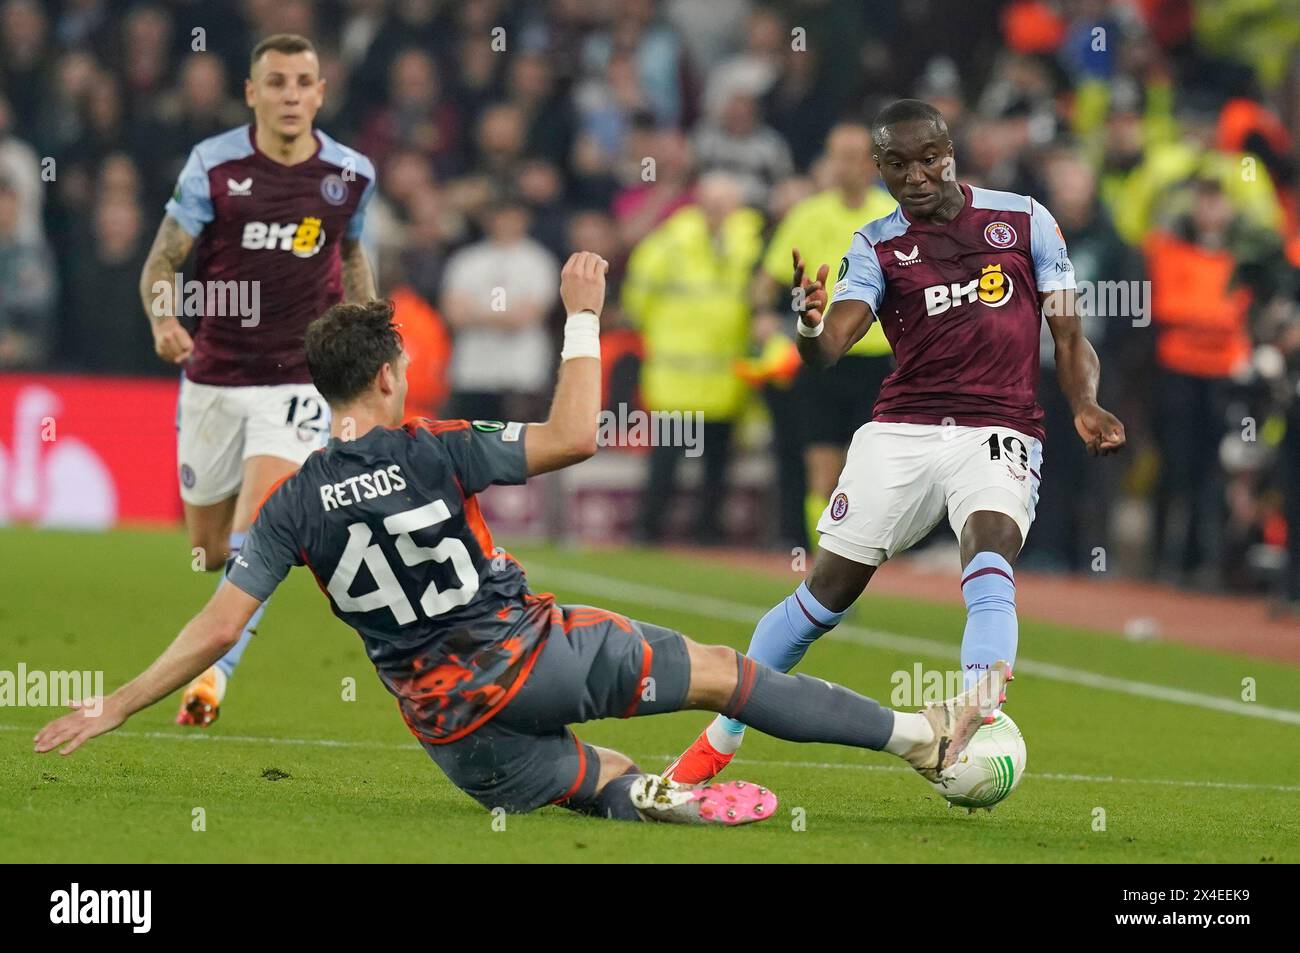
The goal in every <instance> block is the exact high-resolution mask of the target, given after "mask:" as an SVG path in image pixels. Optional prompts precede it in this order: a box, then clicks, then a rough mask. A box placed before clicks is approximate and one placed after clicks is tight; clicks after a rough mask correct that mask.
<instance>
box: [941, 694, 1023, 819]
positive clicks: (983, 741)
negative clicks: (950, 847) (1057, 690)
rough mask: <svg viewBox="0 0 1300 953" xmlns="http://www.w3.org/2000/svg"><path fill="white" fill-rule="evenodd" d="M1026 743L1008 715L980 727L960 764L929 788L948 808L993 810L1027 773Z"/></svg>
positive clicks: (957, 763)
mask: <svg viewBox="0 0 1300 953" xmlns="http://www.w3.org/2000/svg"><path fill="white" fill-rule="evenodd" d="M1027 760H1028V752H1026V751H1025V739H1024V736H1022V735H1021V734H1020V729H1019V728H1017V727H1016V723H1015V722H1014V721H1012V720H1011V716H1010V715H1008V714H1006V713H1005V712H1001V711H1000V712H998V713H997V714H996V715H995V716H994V717H993V724H991V725H980V727H979V729H978V730H977V731H976V732H975V737H973V738H971V740H970V744H968V745H967V746H966V750H965V751H963V752H962V753H961V756H960V757H959V758H958V759H957V762H956V763H955V764H954V765H953V766H952V767H950V768H948V770H946V771H944V773H943V776H942V778H941V779H940V780H939V781H937V782H935V781H932V782H930V786H931V787H933V788H934V789H935V790H936V791H938V792H939V793H940V794H941V795H943V797H944V799H945V800H947V802H948V803H949V804H955V805H956V806H958V807H968V808H970V809H971V810H972V811H973V810H975V808H977V807H985V808H991V807H993V805H994V804H997V803H998V802H999V801H1002V800H1005V799H1006V797H1007V796H1008V795H1009V794H1010V793H1011V792H1012V791H1014V790H1015V789H1016V785H1018V784H1019V783H1020V779H1021V777H1023V776H1024V773H1025V762H1026V761H1027Z"/></svg>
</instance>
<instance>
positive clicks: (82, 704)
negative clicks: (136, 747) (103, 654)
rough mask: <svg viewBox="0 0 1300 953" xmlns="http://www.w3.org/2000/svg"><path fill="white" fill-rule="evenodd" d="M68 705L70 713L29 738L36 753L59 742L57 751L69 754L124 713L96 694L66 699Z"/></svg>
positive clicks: (117, 721)
mask: <svg viewBox="0 0 1300 953" xmlns="http://www.w3.org/2000/svg"><path fill="white" fill-rule="evenodd" d="M68 707H69V708H71V709H73V711H72V712H71V713H69V714H67V715H64V716H63V717H62V718H55V719H54V720H53V721H51V722H50V723H49V724H47V725H46V726H45V727H44V728H42V729H41V730H40V731H38V732H37V733H36V737H35V738H33V739H32V749H33V750H34V751H35V752H36V753H37V754H44V753H45V752H47V751H53V750H54V749H55V748H58V747H59V746H60V745H62V746H63V747H62V749H60V751H59V754H61V755H65V756H66V755H70V754H72V752H74V751H76V750H77V749H78V748H80V747H81V746H82V745H84V744H85V743H86V742H87V741H89V740H90V739H91V738H94V737H96V736H97V735H102V734H105V733H106V732H109V731H112V730H113V729H114V728H116V727H118V726H119V725H121V724H122V723H123V722H124V721H126V717H127V716H126V713H125V712H124V711H122V710H121V709H120V708H119V707H118V706H117V705H116V704H113V703H112V701H111V699H110V698H101V697H99V696H95V697H93V698H86V699H83V700H81V701H71V702H68Z"/></svg>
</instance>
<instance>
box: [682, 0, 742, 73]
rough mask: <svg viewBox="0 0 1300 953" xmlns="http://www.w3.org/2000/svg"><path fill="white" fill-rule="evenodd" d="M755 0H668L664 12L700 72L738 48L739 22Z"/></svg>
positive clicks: (713, 66) (709, 68)
mask: <svg viewBox="0 0 1300 953" xmlns="http://www.w3.org/2000/svg"><path fill="white" fill-rule="evenodd" d="M753 7H754V3H753V0H709V2H708V3H700V2H699V0H667V2H666V3H665V4H664V13H665V16H666V17H667V18H668V22H669V23H671V24H672V25H673V27H674V28H676V30H677V33H678V35H679V36H680V37H681V38H682V42H683V43H684V44H685V45H686V52H687V57H688V58H689V60H690V62H691V63H692V64H693V65H694V67H695V69H696V70H698V71H700V72H707V71H710V70H713V69H714V68H716V67H717V65H718V64H720V63H723V62H725V61H726V59H727V58H728V57H729V56H730V55H731V54H732V53H734V52H735V51H736V24H737V23H741V22H744V21H745V20H747V19H748V18H749V16H750V13H751V11H752V10H753Z"/></svg>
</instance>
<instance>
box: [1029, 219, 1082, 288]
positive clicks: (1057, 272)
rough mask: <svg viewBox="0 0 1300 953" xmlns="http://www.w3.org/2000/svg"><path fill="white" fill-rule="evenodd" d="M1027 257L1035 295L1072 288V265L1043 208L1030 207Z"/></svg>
mask: <svg viewBox="0 0 1300 953" xmlns="http://www.w3.org/2000/svg"><path fill="white" fill-rule="evenodd" d="M1029 253H1030V255H1032V256H1033V259H1034V278H1035V280H1036V281H1037V284H1038V290H1039V291H1061V290H1062V289H1066V288H1073V287H1074V286H1075V284H1074V265H1073V264H1072V263H1071V262H1070V256H1069V254H1068V253H1067V252H1066V250H1065V236H1064V235H1062V234H1061V226H1059V225H1057V224H1056V219H1054V218H1053V217H1052V213H1051V212H1049V211H1048V210H1047V208H1046V206H1043V205H1040V204H1039V203H1038V202H1034V203H1033V207H1032V208H1031V209H1030V212H1029Z"/></svg>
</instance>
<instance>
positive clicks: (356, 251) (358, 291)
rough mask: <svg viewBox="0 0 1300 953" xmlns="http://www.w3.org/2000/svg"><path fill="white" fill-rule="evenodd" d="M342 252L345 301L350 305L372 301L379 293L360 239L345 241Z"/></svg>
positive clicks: (341, 246)
mask: <svg viewBox="0 0 1300 953" xmlns="http://www.w3.org/2000/svg"><path fill="white" fill-rule="evenodd" d="M340 252H341V254H342V256H343V300H344V301H346V302H348V303H349V304H352V303H356V302H361V301H370V300H372V299H373V298H374V297H375V296H376V294H378V292H376V291H375V278H374V275H373V274H372V273H371V271H370V262H369V261H367V260H366V252H365V249H363V248H362V247H361V241H360V239H356V238H345V239H343V242H342V244H341V245H340Z"/></svg>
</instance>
